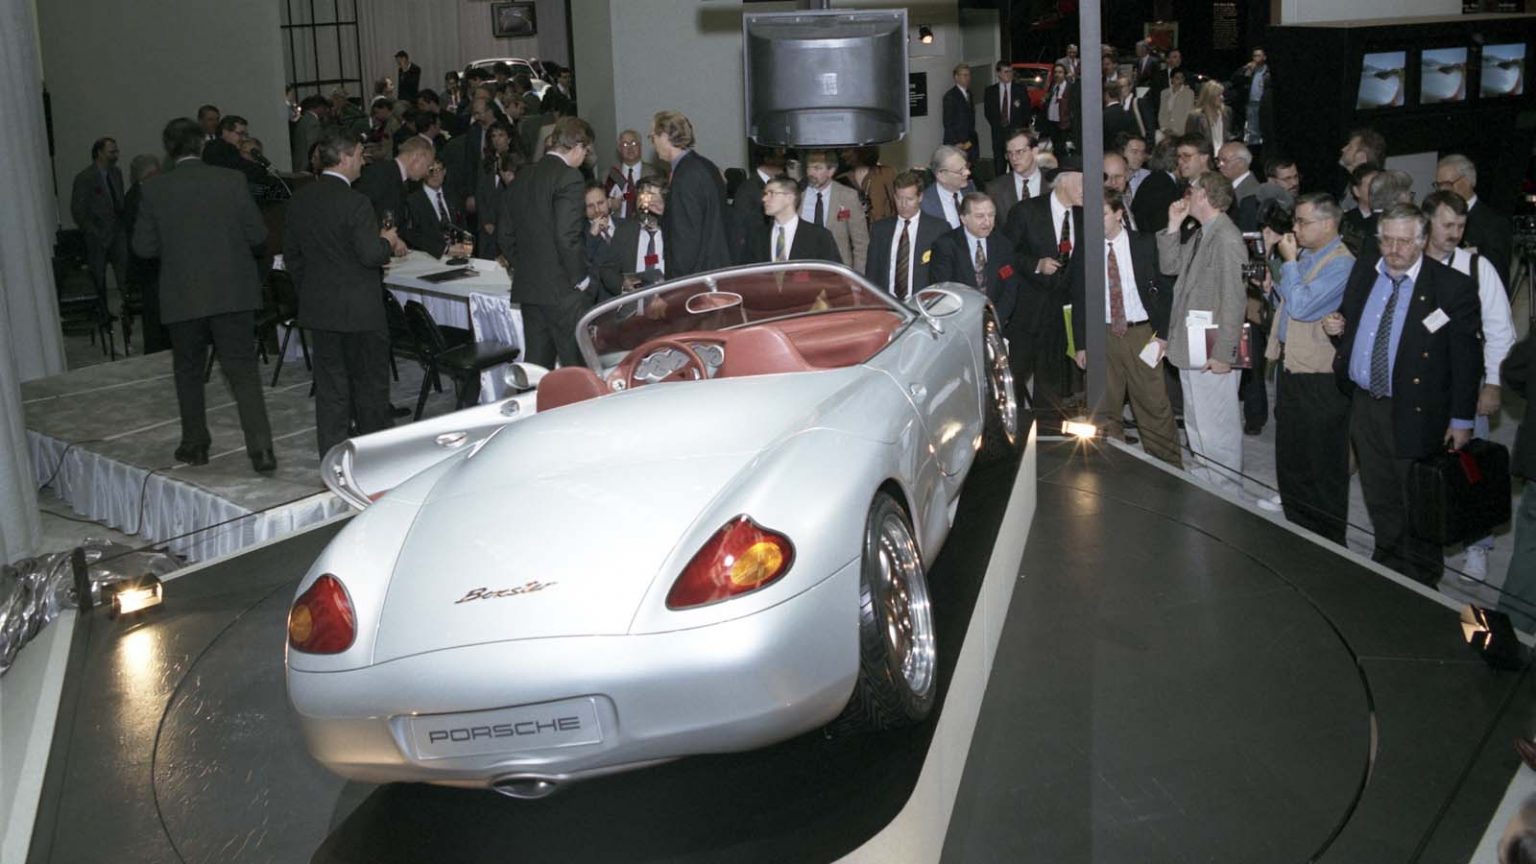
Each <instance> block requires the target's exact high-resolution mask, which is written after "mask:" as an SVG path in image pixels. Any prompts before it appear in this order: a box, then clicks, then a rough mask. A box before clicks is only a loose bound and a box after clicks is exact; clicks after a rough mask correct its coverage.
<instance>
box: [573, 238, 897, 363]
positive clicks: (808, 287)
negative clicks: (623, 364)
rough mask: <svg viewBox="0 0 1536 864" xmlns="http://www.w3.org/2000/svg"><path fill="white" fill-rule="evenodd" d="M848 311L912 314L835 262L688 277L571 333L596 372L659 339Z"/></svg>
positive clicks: (597, 315) (632, 297)
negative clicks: (868, 310) (641, 346)
mask: <svg viewBox="0 0 1536 864" xmlns="http://www.w3.org/2000/svg"><path fill="white" fill-rule="evenodd" d="M704 295H713V296H704ZM738 297H739V302H738V300H737V298H738ZM850 309H884V310H888V311H894V312H898V313H900V314H901V315H902V317H903V318H904V319H905V318H910V317H911V316H912V314H913V313H912V310H910V309H908V308H906V307H904V306H902V305H901V304H900V303H898V302H897V301H896V300H895V299H894V298H892V297H891V296H890V295H889V294H886V293H885V292H883V291H880V290H879V289H877V288H874V287H873V286H871V285H870V284H869V283H868V282H866V281H864V280H863V279H862V278H860V277H859V276H857V275H856V274H855V273H854V272H853V271H852V270H849V269H847V268H845V267H841V266H839V265H836V264H828V263H819V262H809V261H796V262H793V263H789V264H758V265H751V266H746V267H736V268H733V269H730V270H717V271H715V272H713V273H706V274H700V275H698V276H690V277H688V278H686V279H682V280H679V281H677V282H666V283H662V284H660V285H657V286H654V287H652V288H647V289H645V290H641V291H635V292H634V293H632V294H626V295H623V296H621V297H615V298H613V299H611V300H609V301H607V302H605V303H603V304H601V305H599V306H597V307H594V308H593V309H592V310H591V311H590V312H588V313H587V314H586V315H585V316H584V317H583V318H582V320H581V323H580V324H578V325H577V327H576V341H577V343H578V344H579V345H580V346H581V354H582V358H583V359H584V360H585V361H586V362H587V365H588V366H591V367H592V368H593V369H594V370H595V371H597V372H599V373H601V372H603V371H604V370H605V369H608V368H611V367H612V366H614V365H615V364H616V363H618V361H619V360H620V359H621V358H622V357H623V356H624V355H625V354H627V353H628V352H630V351H631V350H633V349H635V348H636V347H638V346H640V345H643V344H645V343H646V342H648V341H650V340H651V339H655V338H657V337H660V336H669V335H671V334H674V333H685V332H698V331H708V330H731V329H735V328H738V327H743V326H746V325H749V324H758V323H762V322H765V321H777V320H781V319H785V318H800V317H805V316H809V315H834V314H837V313H839V312H845V311H848V310H850Z"/></svg>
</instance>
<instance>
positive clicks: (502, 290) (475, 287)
mask: <svg viewBox="0 0 1536 864" xmlns="http://www.w3.org/2000/svg"><path fill="white" fill-rule="evenodd" d="M470 266H472V267H473V268H474V270H475V271H476V275H474V276H466V277H463V278H459V279H451V280H449V281H447V282H428V281H427V280H425V279H423V278H421V277H423V276H426V275H428V274H431V273H441V272H442V271H444V270H448V269H452V268H451V266H450V265H447V264H444V263H443V262H442V260H441V259H439V258H434V257H432V256H431V255H428V254H427V253H425V252H419V251H412V252H411V253H410V254H408V255H406V256H405V257H404V258H396V259H395V260H394V261H392V262H390V265H389V268H388V269H387V270H385V272H384V287H386V288H388V289H389V292H390V293H391V294H393V295H395V299H396V300H399V301H400V305H401V306H404V305H405V304H406V301H408V300H415V301H417V302H418V303H420V304H421V305H423V306H425V307H427V312H428V313H430V314H431V315H432V320H434V321H436V322H437V323H438V324H439V325H442V326H447V327H458V328H460V329H463V330H468V331H469V334H470V338H472V339H474V340H475V341H476V342H500V343H502V344H503V345H512V346H515V347H517V348H521V347H522V346H523V313H522V311H521V310H520V309H518V307H516V306H514V305H513V304H512V301H511V298H510V296H509V295H510V292H511V291H512V277H511V274H510V273H508V272H507V271H506V269H505V268H503V267H502V266H501V265H499V264H497V263H496V262H495V261H488V260H485V259H483V258H476V259H473V260H472V261H471V263H470ZM506 370H507V367H506V366H505V365H501V366H493V367H491V368H490V369H487V370H485V371H484V372H482V373H480V401H481V402H494V401H496V400H497V399H501V398H504V397H506V396H507V395H509V394H508V392H507V384H506V379H505V373H506Z"/></svg>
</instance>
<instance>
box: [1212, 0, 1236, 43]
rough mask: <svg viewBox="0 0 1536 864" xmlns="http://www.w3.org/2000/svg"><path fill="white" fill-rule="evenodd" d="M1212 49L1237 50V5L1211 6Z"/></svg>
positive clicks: (1218, 4)
mask: <svg viewBox="0 0 1536 864" xmlns="http://www.w3.org/2000/svg"><path fill="white" fill-rule="evenodd" d="M1211 48H1213V49H1215V50H1217V51H1236V50H1237V4H1236V3H1212V4H1211Z"/></svg>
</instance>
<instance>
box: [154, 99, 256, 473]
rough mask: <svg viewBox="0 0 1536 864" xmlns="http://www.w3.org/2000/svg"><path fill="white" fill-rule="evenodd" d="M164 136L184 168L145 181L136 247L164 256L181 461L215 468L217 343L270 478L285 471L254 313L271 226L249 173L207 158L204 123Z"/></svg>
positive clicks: (251, 451)
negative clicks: (210, 362)
mask: <svg viewBox="0 0 1536 864" xmlns="http://www.w3.org/2000/svg"><path fill="white" fill-rule="evenodd" d="M161 139H162V140H163V141H164V143H165V151H166V156H167V158H169V159H170V160H171V161H173V162H174V163H175V165H176V169H175V170H174V171H170V172H167V173H165V174H162V175H160V176H159V177H156V178H154V179H152V180H149V181H147V182H146V183H145V184H144V200H143V202H142V203H141V204H140V205H139V216H138V221H137V222H135V223H134V228H133V251H134V252H135V253H137V254H138V255H139V257H141V258H159V259H160V320H161V321H163V322H165V326H166V329H167V330H169V331H170V334H171V354H172V359H173V362H174V366H175V371H176V401H177V403H178V404H179V405H180V408H181V446H179V447H177V448H176V458H177V459H179V460H181V461H182V462H185V463H187V464H189V465H203V464H206V463H207V462H208V446H209V444H211V443H212V437H211V436H210V435H209V434H208V421H207V416H206V414H205V412H204V403H203V396H204V394H203V364H204V363H205V362H206V361H207V359H208V344H209V342H212V343H213V347H214V350H216V351H217V352H218V355H219V365H220V366H222V367H223V369H224V374H225V375H226V376H227V377H228V378H229V386H230V389H231V390H232V391H233V392H234V397H235V404H236V405H237V406H238V407H239V411H240V426H241V428H242V429H243V430H244V431H245V450H246V453H247V454H248V455H249V456H250V457H251V465H252V467H254V468H255V469H256V470H257V471H258V472H261V473H263V474H268V473H271V472H272V471H275V470H277V458H276V456H274V455H273V453H272V428H271V426H270V425H269V424H268V423H267V406H266V403H265V401H264V400H263V399H262V395H261V379H260V377H258V375H257V371H256V339H255V327H256V318H255V315H254V312H255V310H257V309H260V308H261V281H260V280H259V279H258V278H257V274H256V260H255V257H256V256H255V255H254V254H253V253H252V249H253V247H255V246H258V245H260V244H261V242H262V241H264V240H265V239H266V237H267V226H266V224H265V223H264V222H263V221H262V218H261V213H260V211H258V210H257V209H256V202H255V201H253V200H252V199H251V194H250V192H249V191H247V190H246V186H245V177H244V176H243V175H242V174H240V172H238V171H233V170H231V169H229V168H218V167H215V166H213V165H207V164H204V163H203V160H202V159H201V158H199V157H200V154H201V153H202V152H203V132H202V129H201V128H199V127H198V125H197V123H196V122H194V121H193V120H191V119H189V118H186V117H180V118H177V119H175V120H172V121H171V122H170V123H168V124H166V127H165V131H164V132H163V133H161Z"/></svg>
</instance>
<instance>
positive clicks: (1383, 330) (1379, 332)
mask: <svg viewBox="0 0 1536 864" xmlns="http://www.w3.org/2000/svg"><path fill="white" fill-rule="evenodd" d="M1388 278H1391V277H1388ZM1407 278H1408V277H1407V276H1399V277H1397V278H1396V279H1393V280H1392V293H1391V295H1389V296H1388V297H1387V308H1385V309H1383V310H1382V311H1381V323H1380V324H1379V325H1377V327H1376V342H1375V343H1374V344H1372V345H1371V397H1372V398H1374V399H1384V398H1386V397H1387V396H1388V395H1390V394H1391V392H1392V379H1391V378H1390V377H1389V374H1388V373H1389V372H1390V371H1391V369H1390V364H1389V363H1388V360H1389V357H1388V353H1387V352H1388V351H1389V350H1391V348H1392V319H1393V318H1394V317H1396V315H1397V294H1398V290H1399V289H1400V288H1402V285H1403V280H1405V279H1407Z"/></svg>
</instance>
